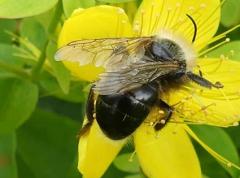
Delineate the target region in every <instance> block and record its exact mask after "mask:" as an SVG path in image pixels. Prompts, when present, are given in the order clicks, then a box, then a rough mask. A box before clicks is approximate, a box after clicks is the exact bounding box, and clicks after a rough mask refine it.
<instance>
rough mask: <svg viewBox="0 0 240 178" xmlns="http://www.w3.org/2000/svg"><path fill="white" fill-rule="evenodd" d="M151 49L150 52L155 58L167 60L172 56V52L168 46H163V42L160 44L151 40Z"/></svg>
mask: <svg viewBox="0 0 240 178" xmlns="http://www.w3.org/2000/svg"><path fill="white" fill-rule="evenodd" d="M151 50H152V54H153V55H154V57H156V58H159V59H166V60H169V59H172V58H173V54H172V53H171V51H170V50H169V49H168V47H167V46H165V45H164V44H161V43H158V42H153V43H152V49H151Z"/></svg>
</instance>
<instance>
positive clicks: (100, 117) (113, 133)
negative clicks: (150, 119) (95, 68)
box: [96, 85, 158, 140]
mask: <svg viewBox="0 0 240 178" xmlns="http://www.w3.org/2000/svg"><path fill="white" fill-rule="evenodd" d="M157 98H158V94H157V90H156V88H154V87H152V86H150V85H145V86H143V87H140V88H139V89H135V90H132V91H131V92H128V93H125V94H116V95H100V96H98V99H97V102H96V119H97V122H98V124H99V126H100V127H101V130H102V131H103V132H104V133H105V134H106V135H107V136H108V137H109V138H111V139H114V140H119V139H123V138H125V137H127V136H129V135H131V134H132V133H133V132H134V131H135V130H136V129H137V128H138V126H139V125H140V124H141V123H142V122H143V121H144V119H145V118H146V117H147V115H148V113H149V112H150V108H151V107H152V106H153V105H154V104H155V102H156V100H157Z"/></svg>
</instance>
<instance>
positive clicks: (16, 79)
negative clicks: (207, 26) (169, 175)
mask: <svg viewBox="0 0 240 178" xmlns="http://www.w3.org/2000/svg"><path fill="white" fill-rule="evenodd" d="M130 1H133V3H136V5H139V4H140V3H141V0H136V1H134V0H98V1H95V0H39V1H34V0H0V17H1V18H0V178H80V177H81V175H80V173H78V171H77V169H76V165H77V142H78V138H77V135H78V132H79V130H80V128H81V124H82V118H83V114H84V105H85V101H86V96H87V92H88V88H89V84H88V83H86V82H82V81H77V80H76V79H74V78H72V77H71V76H70V73H69V71H68V70H67V69H66V68H65V67H64V66H63V65H62V64H61V63H59V62H56V61H54V59H53V55H54V53H55V51H56V49H57V45H56V42H57V37H58V33H59V31H60V28H61V26H62V24H63V22H64V20H65V19H66V18H67V17H69V16H70V14H71V13H72V11H73V10H74V9H75V8H78V7H83V8H87V7H90V6H95V5H99V4H111V5H116V6H121V7H127V3H129V2H130ZM126 10H129V9H126ZM239 22H240V0H226V2H225V4H224V5H223V7H222V19H221V26H220V28H219V31H218V33H221V32H223V31H226V30H227V29H229V28H231V27H233V26H235V25H237V24H239ZM229 36H230V38H231V41H232V42H230V43H228V44H227V45H224V46H222V47H219V48H217V49H216V50H214V51H212V52H210V53H209V54H208V55H209V56H213V57H219V56H220V54H225V55H226V56H229V57H230V58H232V59H235V60H240V41H239V39H240V31H239V30H235V31H234V32H233V33H231V34H230V35H229ZM231 50H234V51H235V53H234V54H233V53H231V52H230V51H231ZM192 129H193V130H194V132H195V133H197V134H198V136H199V137H200V138H201V139H202V140H204V141H205V142H206V143H207V144H208V145H209V146H210V147H211V148H213V149H214V150H216V151H217V152H218V153H220V154H221V155H223V156H224V157H226V158H228V159H229V160H231V161H232V162H234V163H236V164H238V165H240V161H239V151H240V138H239V133H240V127H234V128H228V129H221V128H213V127H209V126H200V127H199V126H194V127H192ZM194 144H195V147H196V150H197V153H198V155H199V159H200V161H201V165H202V171H203V174H204V175H203V177H204V178H231V177H232V178H240V171H238V170H236V169H234V168H231V167H226V166H224V165H221V164H219V163H218V162H217V161H216V160H215V159H214V158H212V157H211V156H210V155H209V154H208V153H207V152H206V151H204V150H203V149H202V148H201V147H200V146H199V145H197V144H196V143H194ZM96 151H97V150H96ZM132 152H133V146H132V145H131V144H129V145H127V146H126V147H125V148H124V149H123V151H122V152H121V154H120V155H119V156H118V157H117V158H116V160H115V161H114V163H113V164H112V165H111V167H110V169H109V170H108V171H107V172H106V174H105V175H104V178H111V177H114V178H122V177H124V178H140V177H144V176H143V175H142V174H141V170H140V169H139V164H138V162H137V160H136V157H134V158H133V160H132V161H129V158H130V156H131V154H132ZM93 164H94V163H93ZM166 164H167V163H166ZM173 171H174V168H173Z"/></svg>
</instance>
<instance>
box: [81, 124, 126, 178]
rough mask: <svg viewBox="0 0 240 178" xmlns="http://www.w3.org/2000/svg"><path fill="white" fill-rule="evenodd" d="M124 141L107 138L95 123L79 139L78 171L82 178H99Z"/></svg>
mask: <svg viewBox="0 0 240 178" xmlns="http://www.w3.org/2000/svg"><path fill="white" fill-rule="evenodd" d="M125 142H126V140H125V139H124V140H120V141H114V140H111V139H109V138H107V137H106V136H105V135H104V134H103V133H102V131H101V130H100V128H99V126H98V124H97V122H96V121H94V122H93V125H92V126H91V128H90V131H89V132H88V133H86V134H85V135H83V136H82V137H81V138H80V141H79V145H78V155H79V156H78V157H79V160H78V169H79V171H80V172H81V173H82V174H83V177H84V178H100V177H101V176H102V175H103V174H104V172H105V171H106V170H107V168H108V167H109V165H110V164H111V162H112V161H113V159H114V158H115V157H116V155H117V154H118V153H119V151H120V150H121V148H122V147H123V145H124V143H125Z"/></svg>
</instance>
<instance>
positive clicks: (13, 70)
mask: <svg viewBox="0 0 240 178" xmlns="http://www.w3.org/2000/svg"><path fill="white" fill-rule="evenodd" d="M0 68H1V69H3V70H5V71H8V72H11V73H14V74H16V75H19V76H21V77H23V78H28V79H31V77H30V75H29V74H28V73H27V72H25V71H24V70H22V69H20V68H17V67H14V66H11V65H9V64H7V63H4V62H1V61H0Z"/></svg>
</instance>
